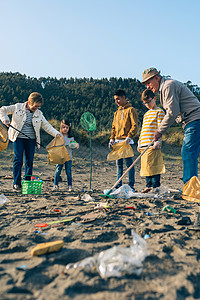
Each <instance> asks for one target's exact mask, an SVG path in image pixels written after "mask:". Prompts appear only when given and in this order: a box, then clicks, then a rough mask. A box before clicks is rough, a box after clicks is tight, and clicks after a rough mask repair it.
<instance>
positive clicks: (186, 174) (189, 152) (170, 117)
mask: <svg viewBox="0 0 200 300" xmlns="http://www.w3.org/2000/svg"><path fill="white" fill-rule="evenodd" d="M142 77H143V80H142V83H143V84H145V85H146V87H147V88H148V89H151V90H152V91H153V92H154V93H157V92H159V94H160V103H161V104H162V106H163V108H164V109H165V110H166V115H165V117H164V119H163V121H162V122H161V124H160V126H159V128H158V130H157V131H156V132H155V135H154V140H155V141H157V140H158V139H159V138H160V137H161V136H162V134H163V133H164V132H165V131H166V130H167V129H168V128H169V127H170V126H171V125H172V124H173V123H174V122H175V121H176V122H177V123H181V124H182V126H183V128H184V138H183V145H182V149H181V156H182V160H183V182H184V183H186V182H187V181H189V180H190V178H192V177H193V176H197V177H198V156H199V152H200V130H199V128H200V102H199V100H198V99H197V97H196V96H195V95H194V94H193V93H192V92H191V91H190V89H189V88H188V87H187V86H186V85H185V84H184V83H181V82H179V81H177V80H174V79H171V78H167V77H164V76H161V74H160V71H158V70H157V69H156V68H149V69H147V70H145V71H144V72H143V73H142Z"/></svg>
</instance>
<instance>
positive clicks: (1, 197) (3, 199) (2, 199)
mask: <svg viewBox="0 0 200 300" xmlns="http://www.w3.org/2000/svg"><path fill="white" fill-rule="evenodd" d="M6 202H10V200H9V199H8V198H7V197H6V196H5V195H4V194H1V195H0V205H2V204H4V203H6Z"/></svg>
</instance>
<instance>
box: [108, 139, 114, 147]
mask: <svg viewBox="0 0 200 300" xmlns="http://www.w3.org/2000/svg"><path fill="white" fill-rule="evenodd" d="M114 143H115V140H113V139H111V140H110V142H109V144H108V148H109V149H111V148H112V145H114Z"/></svg>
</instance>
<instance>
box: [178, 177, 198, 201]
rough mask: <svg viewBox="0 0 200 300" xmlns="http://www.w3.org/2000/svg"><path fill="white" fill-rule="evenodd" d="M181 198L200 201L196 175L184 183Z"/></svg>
mask: <svg viewBox="0 0 200 300" xmlns="http://www.w3.org/2000/svg"><path fill="white" fill-rule="evenodd" d="M182 198H183V199H185V200H189V201H196V202H200V181H199V179H198V178H197V177H196V176H193V177H192V178H191V179H190V180H189V181H188V182H186V183H185V184H184V186H183V194H182Z"/></svg>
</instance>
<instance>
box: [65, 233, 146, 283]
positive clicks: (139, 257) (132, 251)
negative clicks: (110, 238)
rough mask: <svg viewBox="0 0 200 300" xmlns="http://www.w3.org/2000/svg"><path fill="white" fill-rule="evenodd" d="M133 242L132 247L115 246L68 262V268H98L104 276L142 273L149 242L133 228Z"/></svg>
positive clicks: (88, 269) (86, 269)
mask: <svg viewBox="0 0 200 300" xmlns="http://www.w3.org/2000/svg"><path fill="white" fill-rule="evenodd" d="M132 236H133V243H132V245H131V246H130V247H128V248H124V247H122V246H114V247H112V248H110V249H107V250H105V251H102V252H100V253H99V254H96V255H95V256H93V257H88V258H86V259H84V260H82V261H80V262H77V263H75V264H68V265H67V266H66V269H67V270H68V269H70V268H83V269H84V270H85V271H87V272H88V271H93V270H94V269H96V270H97V271H98V272H99V274H100V276H101V277H102V278H109V277H121V276H123V275H125V274H136V275H140V274H141V272H142V268H143V265H142V262H143V261H144V259H145V258H146V256H147V255H148V250H147V244H146V241H145V240H144V239H142V238H141V237H140V236H139V235H137V233H135V232H134V231H133V230H132Z"/></svg>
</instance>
